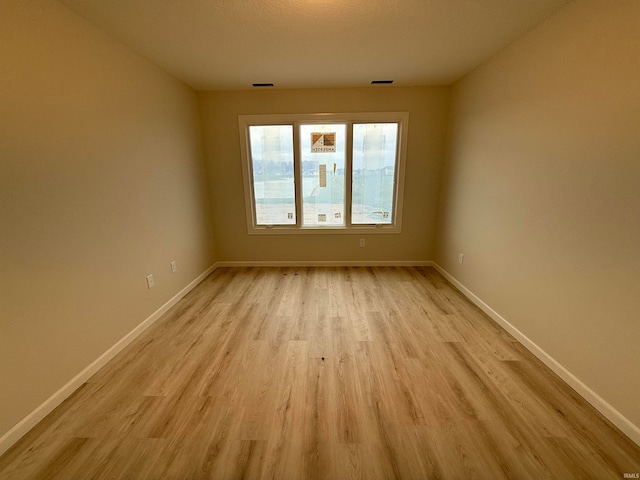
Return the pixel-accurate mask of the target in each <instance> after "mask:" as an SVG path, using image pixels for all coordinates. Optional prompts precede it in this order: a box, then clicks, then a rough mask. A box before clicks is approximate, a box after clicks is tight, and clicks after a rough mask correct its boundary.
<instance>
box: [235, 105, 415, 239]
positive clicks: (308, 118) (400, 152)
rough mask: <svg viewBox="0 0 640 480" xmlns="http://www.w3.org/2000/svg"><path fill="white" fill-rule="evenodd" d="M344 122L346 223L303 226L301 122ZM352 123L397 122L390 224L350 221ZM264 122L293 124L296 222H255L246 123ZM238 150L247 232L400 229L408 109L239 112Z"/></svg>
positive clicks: (282, 232)
mask: <svg viewBox="0 0 640 480" xmlns="http://www.w3.org/2000/svg"><path fill="white" fill-rule="evenodd" d="M310 123H311V124H313V123H317V124H330V123H345V124H346V130H347V138H346V141H347V144H346V146H345V157H346V158H345V196H344V201H345V205H344V208H345V212H344V213H345V215H344V216H345V225H341V226H338V225H327V226H303V225H302V195H301V189H302V187H301V186H302V172H301V168H300V159H301V151H300V150H301V146H300V140H299V138H298V134H299V126H300V124H310ZM354 123H397V124H398V141H397V145H396V148H397V151H396V170H395V182H394V194H393V195H394V198H393V213H392V219H393V223H390V224H368V225H352V224H351V188H352V180H351V175H352V150H353V147H352V145H353V124H354ZM265 125H292V126H293V131H294V133H293V150H294V152H293V156H294V179H295V206H296V224H295V225H257V224H256V212H255V200H254V193H253V172H252V168H251V155H250V152H251V148H250V143H249V142H250V140H249V127H251V126H265ZM238 127H239V129H240V151H241V155H242V174H243V180H244V196H245V208H246V219H247V231H248V233H250V234H323V233H324V234H362V233H367V234H370V233H401V231H402V203H403V197H404V176H405V165H406V151H407V132H408V130H409V113H408V112H363V113H311V114H273V115H271V114H269V115H239V116H238Z"/></svg>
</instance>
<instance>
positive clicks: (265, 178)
mask: <svg viewBox="0 0 640 480" xmlns="http://www.w3.org/2000/svg"><path fill="white" fill-rule="evenodd" d="M249 140H250V145H251V169H252V172H253V198H254V201H255V212H256V225H295V223H296V204H295V183H294V182H295V180H294V173H293V126H291V125H268V126H252V127H249Z"/></svg>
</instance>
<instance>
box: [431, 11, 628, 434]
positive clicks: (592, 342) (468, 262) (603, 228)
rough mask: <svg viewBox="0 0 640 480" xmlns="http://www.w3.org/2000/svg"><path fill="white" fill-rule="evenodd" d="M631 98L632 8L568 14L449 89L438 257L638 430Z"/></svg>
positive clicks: (518, 43)
mask: <svg viewBox="0 0 640 480" xmlns="http://www.w3.org/2000/svg"><path fill="white" fill-rule="evenodd" d="M639 86H640V2H638V1H636V0H616V1H604V0H593V1H592V0H579V1H576V2H574V3H571V4H569V5H568V6H567V7H565V8H564V9H563V10H561V11H560V12H559V13H558V14H556V15H554V16H553V17H551V18H550V19H549V20H547V21H546V22H544V23H543V24H542V25H541V26H539V27H538V28H537V29H535V30H534V31H532V32H531V33H529V34H528V35H527V36H525V37H524V38H522V39H521V40H519V41H517V42H516V43H515V44H513V45H512V46H510V47H509V48H508V49H506V50H505V51H503V52H502V53H500V54H499V55H497V56H496V57H495V58H493V59H492V60H491V61H489V62H488V63H486V64H484V65H483V66H481V67H480V68H479V69H477V70H476V71H474V72H472V73H471V74H470V75H468V76H467V77H466V78H465V79H463V81H461V82H459V83H458V84H456V85H455V87H454V89H453V93H452V121H451V130H450V132H451V134H450V142H449V145H448V150H449V152H448V162H447V164H446V166H445V168H444V169H445V172H446V173H445V175H444V179H443V189H442V196H441V201H440V212H439V224H438V241H437V257H436V259H437V262H438V263H439V264H440V265H441V266H442V267H443V268H444V269H445V270H447V271H448V272H449V273H451V274H452V275H453V276H454V277H456V278H457V279H458V280H459V281H460V282H461V283H462V284H464V285H465V286H466V287H467V288H469V289H470V290H471V291H473V292H474V293H475V294H476V295H478V296H479V297H480V298H481V299H482V300H484V301H485V302H486V303H487V304H488V305H490V306H491V307H492V308H493V309H495V310H496V311H497V312H498V313H499V314H500V315H502V316H503V317H504V318H506V319H507V320H508V321H509V322H511V323H512V324H513V325H514V326H515V327H516V328H518V329H519V330H520V331H521V332H522V333H524V334H525V335H526V336H528V337H529V338H530V339H531V340H532V341H533V342H535V343H536V344H537V345H538V346H540V347H541V348H542V349H543V350H545V351H546V352H547V353H548V354H550V355H551V356H552V357H553V358H555V359H556V360H557V361H558V362H560V364H562V365H563V366H564V367H565V368H567V369H568V370H569V371H570V372H571V373H573V374H574V375H575V376H577V377H578V379H580V380H581V381H582V382H584V384H586V385H587V387H589V388H591V389H592V390H593V391H595V393H596V394H598V395H600V396H601V397H602V398H603V399H604V400H605V401H606V402H608V403H609V404H610V405H612V406H613V407H614V408H615V409H617V410H618V411H619V412H621V413H622V414H623V415H624V416H626V417H627V419H629V420H630V421H632V422H633V423H634V424H635V425H636V426H640V409H638V405H640V382H639V381H638V378H639V377H638V370H639V368H640V348H639V345H640V296H639V295H638V293H639V292H640V88H639ZM459 252H464V253H465V259H464V264H463V265H459V264H458V263H457V257H458V253H459Z"/></svg>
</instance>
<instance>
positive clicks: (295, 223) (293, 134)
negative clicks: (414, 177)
mask: <svg viewBox="0 0 640 480" xmlns="http://www.w3.org/2000/svg"><path fill="white" fill-rule="evenodd" d="M408 117H409V115H408V113H359V114H309V115H241V116H239V118H238V122H239V126H240V138H241V150H242V157H243V163H242V167H243V173H244V187H245V201H246V207H247V227H248V230H249V233H309V232H311V233H323V232H331V233H350V232H354V231H357V232H360V231H362V230H367V229H369V230H370V231H371V233H383V232H386V233H397V232H400V226H401V219H402V193H403V179H404V154H405V150H406V142H407V140H406V135H407V127H408V125H407V123H408Z"/></svg>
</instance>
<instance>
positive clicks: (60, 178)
mask: <svg viewBox="0 0 640 480" xmlns="http://www.w3.org/2000/svg"><path fill="white" fill-rule="evenodd" d="M205 176H206V175H205V173H204V162H203V157H202V152H201V136H200V129H199V117H198V106H197V98H196V94H195V93H194V92H193V91H192V90H190V89H189V88H187V87H186V86H185V85H184V84H182V83H180V82H178V81H176V80H174V79H173V78H171V77H170V76H169V75H167V74H165V73H164V72H162V71H161V70H159V69H158V68H157V67H155V66H153V65H152V64H150V63H148V62H147V61H145V60H142V58H141V57H139V56H137V55H136V54H134V53H132V52H131V51H130V50H127V49H125V48H124V47H122V46H120V44H118V43H116V42H115V41H113V40H111V39H110V38H109V37H108V36H106V35H105V34H103V33H101V32H99V31H98V30H96V29H95V28H93V27H92V26H91V25H90V24H88V23H86V22H85V21H83V20H81V19H80V18H79V17H77V16H76V15H74V14H72V13H71V12H70V11H68V10H67V9H66V8H64V7H62V6H60V5H59V4H58V3H57V2H51V1H33V0H30V1H22V0H3V1H2V3H1V4H0V437H1V436H2V434H4V433H5V432H7V431H8V430H9V429H10V428H11V427H13V426H14V425H15V424H16V423H17V422H18V421H20V420H21V419H22V418H24V417H25V416H26V415H27V414H29V413H30V412H31V411H32V410H33V409H34V408H36V407H37V406H39V405H40V404H41V403H42V402H43V401H44V400H45V399H47V398H48V397H49V396H50V395H52V394H53V393H54V392H55V391H56V390H57V389H58V388H60V387H61V386H62V385H64V384H65V383H67V382H68V381H69V380H71V378H72V377H74V376H75V375H76V374H78V373H79V372H80V371H81V370H83V369H84V368H85V367H87V366H88V365H89V364H90V363H91V362H93V361H94V360H95V359H96V358H97V357H98V356H100V355H101V354H102V353H104V352H105V351H106V350H107V349H108V348H109V347H111V346H112V345H114V344H115V343H116V341H118V340H119V339H120V338H122V337H123V336H124V335H125V334H127V333H128V332H129V331H131V330H132V329H133V328H134V327H135V326H136V325H138V324H139V323H141V322H142V321H143V320H144V319H145V318H146V317H148V316H149V315H150V314H151V313H153V312H154V311H155V310H157V309H158V308H159V307H160V306H161V305H163V304H164V303H165V302H166V301H167V300H169V299H170V298H171V297H172V296H173V295H175V294H176V293H177V292H178V291H180V290H181V289H182V288H183V287H184V286H185V285H187V284H188V283H189V282H190V281H191V280H193V279H194V278H196V277H197V276H198V275H199V274H200V273H202V272H203V271H204V270H205V269H206V268H207V267H209V266H210V265H211V264H212V263H213V256H212V242H211V235H210V230H211V228H210V227H209V226H208V225H209V218H210V214H209V212H208V199H207V196H206V185H205V182H204V178H205ZM171 260H176V261H177V262H178V271H177V272H176V273H175V274H171V273H170V268H169V262H170V261H171ZM149 273H153V274H154V275H155V278H156V286H155V288H154V289H152V290H148V289H147V287H146V283H145V275H147V274H149Z"/></svg>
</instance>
